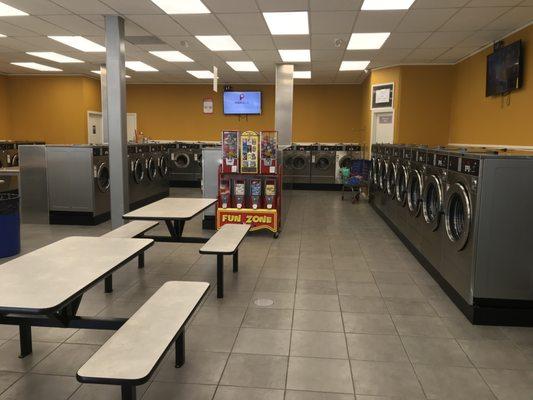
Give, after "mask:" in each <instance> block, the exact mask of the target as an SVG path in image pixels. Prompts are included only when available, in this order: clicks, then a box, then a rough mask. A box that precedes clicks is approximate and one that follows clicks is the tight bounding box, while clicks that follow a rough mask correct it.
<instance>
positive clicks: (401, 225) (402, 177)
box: [394, 145, 413, 232]
mask: <svg viewBox="0 0 533 400" xmlns="http://www.w3.org/2000/svg"><path fill="white" fill-rule="evenodd" d="M412 158H413V151H412V148H411V146H405V145H404V146H402V147H401V148H400V160H399V162H398V168H397V172H396V185H395V186H396V195H395V198H394V199H395V203H396V207H397V208H396V214H397V227H398V229H400V231H401V232H404V231H405V229H406V227H407V220H408V218H411V214H410V213H409V208H408V207H407V182H408V179H409V173H410V171H411V159H412Z"/></svg>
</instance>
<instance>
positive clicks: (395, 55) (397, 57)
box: [372, 49, 412, 63]
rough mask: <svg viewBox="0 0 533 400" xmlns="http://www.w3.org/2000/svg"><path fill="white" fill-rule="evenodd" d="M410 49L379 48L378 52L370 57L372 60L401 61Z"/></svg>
mask: <svg viewBox="0 0 533 400" xmlns="http://www.w3.org/2000/svg"><path fill="white" fill-rule="evenodd" d="M411 52H412V49H381V50H380V51H379V53H378V54H376V55H375V56H373V57H372V60H373V61H394V62H397V63H399V62H401V60H403V59H404V58H405V57H407V55H409V54H410V53H411Z"/></svg>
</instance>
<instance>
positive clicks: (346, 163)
mask: <svg viewBox="0 0 533 400" xmlns="http://www.w3.org/2000/svg"><path fill="white" fill-rule="evenodd" d="M353 160H354V159H353V158H352V157H350V156H344V157H342V158H341V159H340V160H339V167H340V168H348V169H350V168H351V167H352V163H353Z"/></svg>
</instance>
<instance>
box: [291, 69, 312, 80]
mask: <svg viewBox="0 0 533 400" xmlns="http://www.w3.org/2000/svg"><path fill="white" fill-rule="evenodd" d="M292 77H293V78H294V79H311V71H294V73H293V75H292Z"/></svg>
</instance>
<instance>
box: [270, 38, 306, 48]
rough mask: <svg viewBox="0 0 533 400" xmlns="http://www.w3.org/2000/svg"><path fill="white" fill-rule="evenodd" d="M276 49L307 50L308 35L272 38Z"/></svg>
mask: <svg viewBox="0 0 533 400" xmlns="http://www.w3.org/2000/svg"><path fill="white" fill-rule="evenodd" d="M272 39H273V40H274V44H275V45H276V47H277V48H278V49H309V48H310V46H311V41H310V39H309V36H308V35H288V36H273V37H272Z"/></svg>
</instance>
